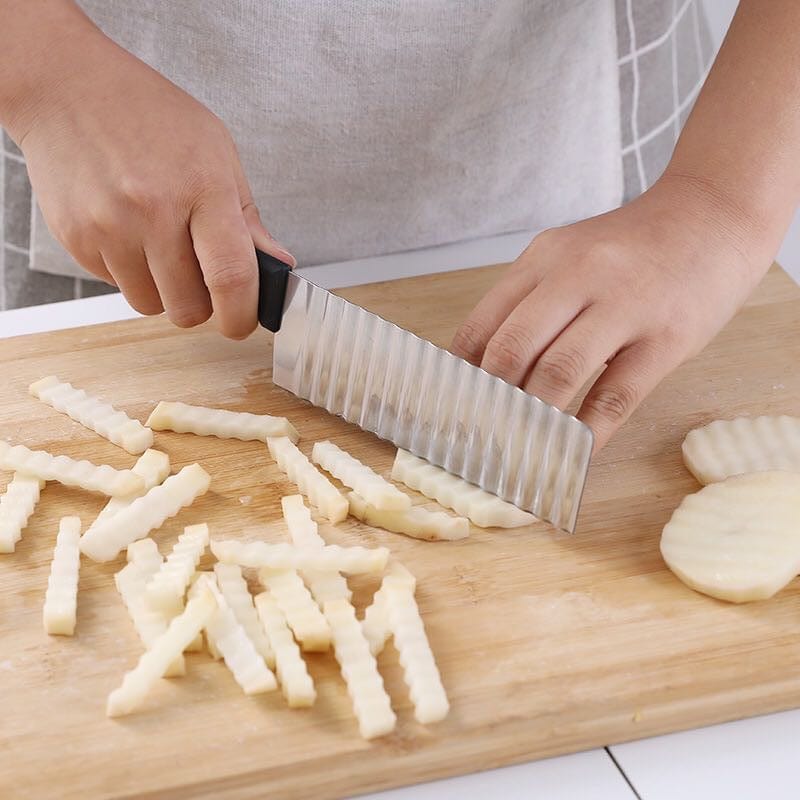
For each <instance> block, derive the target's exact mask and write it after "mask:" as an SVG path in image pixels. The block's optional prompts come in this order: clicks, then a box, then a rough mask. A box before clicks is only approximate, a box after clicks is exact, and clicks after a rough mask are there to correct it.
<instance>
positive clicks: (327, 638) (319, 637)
mask: <svg viewBox="0 0 800 800" xmlns="http://www.w3.org/2000/svg"><path fill="white" fill-rule="evenodd" d="M258 579H259V580H260V581H261V584H262V585H263V586H264V588H265V589H269V592H270V594H271V595H272V596H273V597H274V598H275V601H276V602H277V604H278V606H279V607H280V609H281V611H282V612H283V616H284V617H286V622H287V623H288V625H289V627H290V628H291V629H292V633H293V634H294V638H295V639H297V641H298V642H299V644H300V646H301V647H302V648H303V650H305V651H306V652H313V653H324V652H325V651H326V650H328V649H329V648H330V646H331V629H330V627H329V625H328V623H327V622H326V621H325V617H324V616H323V614H322V611H320V608H319V606H318V605H317V602H316V600H315V599H314V597H313V595H312V594H311V592H310V591H309V590H308V588H306V585H305V583H303V579H302V578H301V577H300V575H299V574H298V573H297V571H296V570H293V569H280V570H272V569H262V570H259V573H258Z"/></svg>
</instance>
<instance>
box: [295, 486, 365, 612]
mask: <svg viewBox="0 0 800 800" xmlns="http://www.w3.org/2000/svg"><path fill="white" fill-rule="evenodd" d="M281 508H282V509H283V518H284V520H285V521H286V527H287V528H288V529H289V536H290V537H291V539H292V543H293V544H294V546H295V547H324V546H325V540H324V539H323V538H322V537H321V536H320V535H319V527H318V526H317V523H316V522H314V520H313V519H312V518H311V512H310V511H309V510H308V508H307V507H306V504H305V503H304V502H303V497H302V495H299V494H293V495H289V496H288V497H282V498H281ZM300 575H301V576H302V578H303V580H304V581H305V582H306V584H308V588H309V589H310V590H311V594H312V595H313V596H314V599H315V600H316V601H317V603H319V605H320V606H322V604H323V603H324V602H325V601H326V600H335V599H337V598H339V597H344V598H345V599H346V600H349V599H350V598H351V597H352V594H353V593H352V592H351V591H350V588H349V587H348V585H347V579H346V578H345V577H344V576H343V575H340V574H339V573H338V572H331V571H329V570H328V571H322V572H320V571H314V570H303V571H302V572H301V573H300Z"/></svg>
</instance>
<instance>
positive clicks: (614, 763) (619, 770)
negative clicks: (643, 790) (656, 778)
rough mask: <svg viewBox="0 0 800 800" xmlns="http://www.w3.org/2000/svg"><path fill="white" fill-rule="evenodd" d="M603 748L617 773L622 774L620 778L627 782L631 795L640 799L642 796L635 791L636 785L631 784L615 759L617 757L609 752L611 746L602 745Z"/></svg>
mask: <svg viewBox="0 0 800 800" xmlns="http://www.w3.org/2000/svg"><path fill="white" fill-rule="evenodd" d="M603 750H605V751H606V753H607V754H608V757H609V758H610V759H611V763H612V764H613V765H614V766H615V767H616V768H617V771H618V772H619V774H620V775H622V779H623V780H624V781H625V783H627V784H628V788H629V789H630V790H631V791H632V792H633V796H634V797H635V798H636V800H642V796H641V795H640V794H639V792H637V791H636V787H635V786H634V785H633V783H631V779H630V778H629V777H628V776H627V775H626V774H625V770H624V769H622V767H621V766H620V765H619V761H617V759H616V758H615V757H614V754H613V753H612V752H611V748H610V747H604V748H603Z"/></svg>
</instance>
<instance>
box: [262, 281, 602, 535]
mask: <svg viewBox="0 0 800 800" xmlns="http://www.w3.org/2000/svg"><path fill="white" fill-rule="evenodd" d="M272 377H273V381H274V382H275V383H276V384H277V385H278V386H282V387H283V388H284V389H288V390H289V391H290V392H292V393H293V394H295V395H297V396H298V397H301V398H304V399H306V400H309V401H310V402H311V403H313V404H314V405H315V406H319V407H321V408H324V409H326V410H327V411H329V412H330V413H331V414H336V415H338V416H340V417H343V418H344V419H345V420H347V421H348V422H352V423H355V424H356V425H358V426H359V427H361V428H363V429H364V430H367V431H371V432H372V433H375V434H376V435H377V436H379V437H380V438H382V439H388V440H389V441H390V442H393V443H394V444H395V445H397V447H400V448H403V449H404V450H409V451H410V452H412V453H413V454H414V455H416V456H419V457H421V458H424V459H426V460H427V461H430V462H431V463H432V464H435V465H437V466H439V467H443V468H444V469H446V470H447V471H448V472H452V473H454V474H455V475H459V476H461V477H462V478H464V479H465V480H467V481H469V482H470V483H474V484H477V485H478V486H480V487H481V488H482V489H485V490H486V491H488V492H492V493H493V494H496V495H498V496H499V497H502V498H503V499H504V500H507V501H509V502H511V503H514V505H516V506H519V507H520V508H522V509H525V510H526V511H530V512H532V513H533V514H535V515H536V516H537V517H539V518H540V519H543V520H546V521H548V522H550V523H552V524H553V525H555V526H556V527H558V528H561V529H562V530H566V531H569V532H572V531H574V530H575V523H576V520H577V516H578V509H579V507H580V501H581V496H582V494H583V487H584V484H585V482H586V475H587V472H588V469H589V459H590V457H591V452H592V444H593V438H592V432H591V431H590V430H589V428H588V427H587V426H586V425H584V424H583V423H582V422H580V421H579V420H577V419H576V418H575V417H573V416H570V415H569V414H565V413H563V412H561V411H559V410H558V409H557V408H555V407H554V406H551V405H548V404H547V403H544V402H543V401H542V400H539V398H537V397H534V396H533V395H529V394H526V393H525V392H523V391H522V390H521V389H519V388H517V387H516V386H511V385H510V384H508V383H506V382H505V381H502V380H500V379H499V378H496V377H494V376H493V375H489V373H487V372H484V371H483V370H482V369H480V368H478V367H475V366H473V365H472V364H469V363H467V362H466V361H464V360H462V359H460V358H457V357H456V356H454V355H453V354H452V353H448V352H447V351H446V350H443V349H442V348H440V347H436V346H435V345H433V344H431V342H428V341H425V340H424V339H421V338H419V337H418V336H415V335H414V334H413V333H410V332H408V331H406V330H403V329H402V328H399V327H398V326H397V325H394V324H393V323H391V322H388V321H386V320H384V319H382V318H381V317H379V316H377V315H376V314H372V313H370V312H368V311H365V310H364V309H363V308H360V307H358V306H356V305H353V304H352V303H349V302H348V301H346V300H344V299H342V298H341V297H337V296H336V295H334V294H331V293H330V292H328V291H327V290H325V289H322V288H321V287H319V286H316V285H315V284H313V283H311V282H310V281H308V280H306V279H305V278H303V277H301V276H300V275H298V274H297V273H292V274H291V275H290V276H289V279H288V284H287V288H286V300H285V302H284V309H283V319H282V322H281V328H280V331H279V332H278V333H276V334H275V344H274V360H273V376H272Z"/></svg>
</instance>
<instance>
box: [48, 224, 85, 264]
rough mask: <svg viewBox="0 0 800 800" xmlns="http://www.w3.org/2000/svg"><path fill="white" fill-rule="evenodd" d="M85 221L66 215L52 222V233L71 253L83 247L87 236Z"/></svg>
mask: <svg viewBox="0 0 800 800" xmlns="http://www.w3.org/2000/svg"><path fill="white" fill-rule="evenodd" d="M87 227H88V226H87V223H86V222H84V221H83V220H79V219H77V218H76V217H70V216H69V215H67V216H66V217H64V218H61V219H57V220H55V221H54V222H53V224H52V229H53V234H54V235H55V237H56V239H58V241H60V242H61V243H62V244H63V245H64V247H66V248H67V250H69V251H70V252H71V253H73V254H74V253H75V252H76V251H78V250H81V249H83V245H84V243H85V241H86V238H87Z"/></svg>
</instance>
